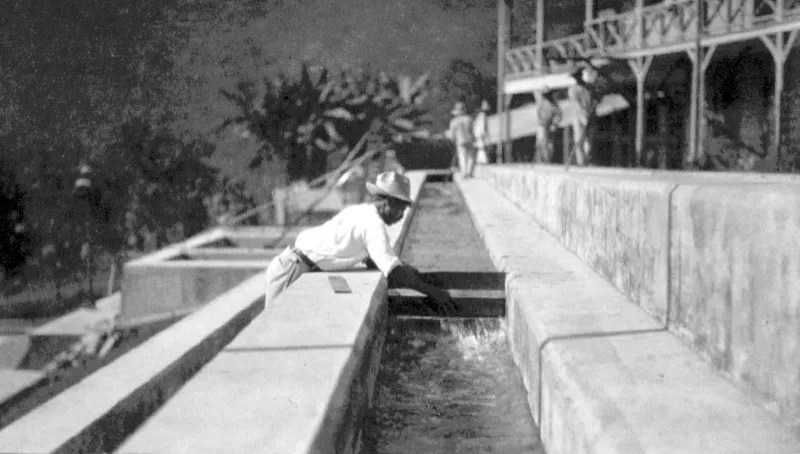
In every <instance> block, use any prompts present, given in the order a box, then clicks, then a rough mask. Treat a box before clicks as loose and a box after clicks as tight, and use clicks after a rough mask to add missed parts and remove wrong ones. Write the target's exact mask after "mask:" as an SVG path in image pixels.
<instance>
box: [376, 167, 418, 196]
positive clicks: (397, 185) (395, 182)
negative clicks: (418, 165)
mask: <svg viewBox="0 0 800 454" xmlns="http://www.w3.org/2000/svg"><path fill="white" fill-rule="evenodd" d="M367 191H369V193H370V194H372V195H381V196H385V197H392V198H395V199H398V200H402V201H403V202H407V203H413V202H412V200H411V183H410V182H409V181H408V178H407V177H406V176H405V175H402V174H400V173H398V172H384V173H382V174H380V175H378V177H377V178H376V179H375V183H374V184H373V183H370V182H369V181H368V182H367Z"/></svg>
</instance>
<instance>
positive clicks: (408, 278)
mask: <svg viewBox="0 0 800 454" xmlns="http://www.w3.org/2000/svg"><path fill="white" fill-rule="evenodd" d="M389 287H403V288H410V289H412V290H416V291H418V292H420V293H424V294H426V295H428V296H430V297H431V298H433V300H434V301H436V303H437V304H440V305H442V306H444V307H447V306H450V305H452V303H453V300H452V299H451V298H450V294H448V293H447V292H446V291H444V290H442V289H440V288H439V287H436V286H435V285H431V284H429V283H427V282H425V280H424V279H422V276H420V275H419V272H418V271H417V270H416V269H415V268H414V267H413V266H410V265H406V264H405V263H401V264H400V265H398V266H396V267H394V269H393V270H392V271H391V272H390V273H389Z"/></svg>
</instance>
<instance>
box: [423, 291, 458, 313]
mask: <svg viewBox="0 0 800 454" xmlns="http://www.w3.org/2000/svg"><path fill="white" fill-rule="evenodd" d="M428 296H430V298H431V299H432V300H433V302H434V303H436V306H437V307H439V308H441V309H442V310H443V311H444V312H445V313H448V314H453V313H455V312H456V304H455V301H453V298H451V297H450V294H449V293H447V292H446V291H445V290H442V289H439V288H437V289H436V291H435V292H433V293H430V294H429V295H428Z"/></svg>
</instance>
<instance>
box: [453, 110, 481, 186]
mask: <svg viewBox="0 0 800 454" xmlns="http://www.w3.org/2000/svg"><path fill="white" fill-rule="evenodd" d="M450 113H451V114H452V115H453V118H452V119H451V120H450V128H449V129H448V130H447V133H446V135H447V138H448V139H450V140H452V141H453V142H455V144H456V156H457V157H458V169H459V171H460V172H461V175H463V176H464V177H466V178H469V177H471V176H472V172H473V171H474V169H475V148H474V146H473V145H474V138H473V136H472V118H470V116H469V115H467V108H466V106H465V105H464V103H463V102H457V103H456V105H455V107H453V110H452V112H450Z"/></svg>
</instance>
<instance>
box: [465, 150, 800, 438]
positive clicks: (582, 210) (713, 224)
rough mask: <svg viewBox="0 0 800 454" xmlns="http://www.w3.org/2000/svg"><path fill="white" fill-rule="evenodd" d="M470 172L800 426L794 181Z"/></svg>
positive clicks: (519, 168)
mask: <svg viewBox="0 0 800 454" xmlns="http://www.w3.org/2000/svg"><path fill="white" fill-rule="evenodd" d="M477 175H478V176H479V177H480V178H482V179H485V180H486V181H488V182H490V183H491V184H492V185H493V186H494V187H495V188H497V190H498V191H499V192H500V193H502V194H503V195H504V196H505V197H507V198H508V199H509V200H511V201H512V202H514V203H515V204H516V205H517V206H518V207H519V208H520V209H521V210H523V211H524V212H525V213H527V214H529V215H530V216H532V218H533V219H534V220H535V221H536V222H537V223H538V224H540V225H541V226H542V227H543V228H544V229H545V230H547V231H548V232H549V233H550V234H552V235H553V236H554V237H555V238H556V239H557V240H558V241H559V242H560V243H561V244H562V245H563V246H564V247H566V248H567V249H568V250H570V251H572V252H573V253H575V254H576V255H577V256H578V257H580V258H581V259H582V260H583V261H584V262H585V263H586V264H588V265H590V266H591V267H592V268H593V269H594V270H595V271H596V272H597V273H599V274H600V275H602V276H604V277H605V278H606V279H608V281H609V282H611V283H612V284H613V285H614V286H615V287H616V288H617V289H619V290H620V291H621V292H623V293H624V294H625V295H626V296H627V297H628V298H629V299H630V300H631V301H632V302H634V303H636V304H637V305H639V306H640V307H641V308H642V309H644V310H645V311H647V313H649V314H650V315H651V316H652V317H653V318H654V319H655V320H656V321H658V322H659V323H662V324H665V326H666V327H667V328H668V329H669V331H670V332H672V333H673V334H674V335H677V336H678V337H679V338H680V339H682V340H683V341H684V342H686V343H687V344H688V345H690V346H691V347H692V348H693V349H694V350H695V351H696V352H698V353H699V354H700V355H701V356H702V357H704V358H705V359H706V360H707V361H708V362H709V363H710V364H712V365H713V366H714V367H715V368H716V369H717V370H719V371H720V372H722V373H723V374H724V375H725V376H727V377H728V378H729V379H731V380H733V381H734V382H735V383H737V384H738V385H739V386H740V387H741V388H742V389H746V390H748V391H750V392H754V394H756V395H758V396H759V397H760V398H762V399H763V401H764V402H765V404H766V405H768V406H770V407H771V408H773V410H774V411H776V412H777V413H778V414H780V416H781V417H782V418H783V419H784V420H785V421H787V422H788V423H789V424H792V425H794V426H797V425H798V424H800V329H798V326H800V255H798V253H797V251H798V250H800V210H798V207H800V185H798V183H800V178H798V177H795V176H790V175H758V174H738V173H724V174H720V173H710V174H709V173H679V172H659V171H635V170H631V171H626V170H621V169H580V168H571V169H569V170H568V171H565V170H564V169H563V167H561V166H545V165H537V166H532V165H513V166H492V165H490V166H479V168H478V169H477ZM667 319H669V323H667Z"/></svg>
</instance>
